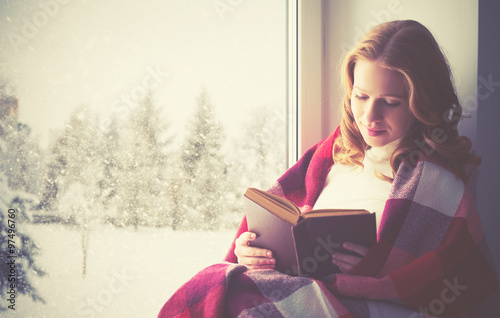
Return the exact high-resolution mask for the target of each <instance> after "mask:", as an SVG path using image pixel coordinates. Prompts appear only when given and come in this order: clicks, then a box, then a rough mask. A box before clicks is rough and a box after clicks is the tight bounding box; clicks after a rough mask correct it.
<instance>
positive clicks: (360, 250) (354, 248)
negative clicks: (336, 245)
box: [342, 242, 370, 256]
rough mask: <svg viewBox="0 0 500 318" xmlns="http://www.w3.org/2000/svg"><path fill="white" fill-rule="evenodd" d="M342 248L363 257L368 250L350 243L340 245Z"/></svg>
mask: <svg viewBox="0 0 500 318" xmlns="http://www.w3.org/2000/svg"><path fill="white" fill-rule="evenodd" d="M342 247H343V248H345V249H346V250H350V251H353V252H355V253H358V254H359V255H362V256H365V255H366V253H368V251H369V250H370V249H369V248H368V247H366V246H363V245H359V244H356V243H352V242H345V243H344V244H342Z"/></svg>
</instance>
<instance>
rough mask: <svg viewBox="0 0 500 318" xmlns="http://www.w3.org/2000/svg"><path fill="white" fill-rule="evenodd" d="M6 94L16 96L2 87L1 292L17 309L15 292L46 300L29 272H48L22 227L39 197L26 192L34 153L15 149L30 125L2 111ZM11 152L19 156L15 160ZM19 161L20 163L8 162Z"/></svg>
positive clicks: (10, 304)
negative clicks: (31, 157)
mask: <svg viewBox="0 0 500 318" xmlns="http://www.w3.org/2000/svg"><path fill="white" fill-rule="evenodd" d="M7 98H8V99H12V98H13V97H11V96H6V94H5V91H4V90H3V89H2V87H0V111H1V112H2V113H3V115H4V116H2V117H1V118H0V162H1V163H2V165H1V166H0V240H1V241H0V263H1V264H2V266H1V267H0V292H1V293H2V295H4V296H6V300H7V303H6V307H9V308H10V309H15V303H13V302H11V301H10V299H12V297H17V295H16V294H24V295H29V296H31V298H32V299H33V300H38V301H42V302H43V299H42V298H41V296H40V295H39V294H38V292H37V291H36V289H35V288H34V287H33V285H32V283H31V280H30V275H29V274H28V273H30V272H33V273H34V274H35V275H38V276H43V275H44V274H45V273H44V272H43V271H42V270H41V269H40V268H39V267H38V266H37V264H36V260H35V257H36V255H37V254H38V247H37V246H36V244H35V242H34V241H33V240H32V239H31V237H30V236H29V235H27V234H25V233H24V231H23V225H24V224H26V222H27V221H29V220H30V219H31V210H32V209H33V207H34V206H35V205H36V204H37V201H38V198H37V197H36V196H35V195H34V194H31V193H28V192H27V191H30V187H29V185H27V184H26V182H28V181H27V180H29V178H30V174H31V173H32V172H30V170H29V169H30V167H26V166H24V165H25V164H26V163H27V162H29V161H30V155H31V153H29V152H27V151H26V148H24V147H23V148H21V149H15V147H18V146H20V145H26V144H28V143H29V141H28V139H26V138H28V136H29V133H28V134H27V133H26V132H27V130H24V131H22V129H27V128H28V127H27V126H23V125H20V124H19V123H18V122H17V116H15V115H13V114H9V113H4V112H3V111H4V110H5V109H4V106H5V103H4V102H5V100H6V99H7ZM23 127H24V128H23ZM16 134H19V135H17V136H16ZM12 152H14V153H15V155H16V156H17V159H18V160H13V157H12ZM16 163H20V164H19V165H16V166H15V167H11V166H9V164H16ZM15 168H16V169H19V168H21V171H13V170H14V169H15ZM11 286H15V287H14V288H12V287H11ZM2 298H3V296H2ZM3 306H4V304H3V303H2V305H0V311H1V310H5V309H6V307H3Z"/></svg>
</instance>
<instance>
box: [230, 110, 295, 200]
mask: <svg viewBox="0 0 500 318" xmlns="http://www.w3.org/2000/svg"><path fill="white" fill-rule="evenodd" d="M249 118H250V119H249V121H248V122H246V123H245V124H244V125H243V129H242V132H243V136H242V138H241V139H240V142H239V143H238V145H237V146H236V149H239V151H238V153H237V154H238V156H239V159H238V161H239V162H240V164H239V165H238V167H240V169H241V171H240V173H241V174H242V175H243V176H245V177H244V178H242V180H244V182H245V183H246V186H253V187H256V188H260V189H263V190H267V189H268V188H269V187H270V186H271V185H272V184H273V183H274V182H275V180H276V179H277V178H278V177H279V176H280V175H281V174H282V173H283V172H284V170H285V160H286V157H285V156H286V152H285V140H286V139H285V136H286V135H285V120H284V113H283V114H282V113H281V112H277V111H273V110H272V109H271V108H270V107H265V106H263V107H259V108H257V109H256V110H255V111H253V113H252V115H251V116H249Z"/></svg>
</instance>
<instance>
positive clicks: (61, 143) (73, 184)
mask: <svg viewBox="0 0 500 318" xmlns="http://www.w3.org/2000/svg"><path fill="white" fill-rule="evenodd" d="M97 144H98V134H97V130H96V127H95V125H94V124H93V123H92V121H91V116H90V112H89V110H88V109H86V108H84V107H79V108H76V109H75V110H74V111H73V112H72V113H71V115H70V118H69V121H68V123H67V124H66V126H65V128H64V131H63V132H62V135H61V136H60V137H59V138H58V139H57V141H56V143H55V145H56V146H55V147H56V148H55V150H56V151H57V152H56V153H55V154H56V156H54V157H52V159H53V160H55V162H54V161H53V162H51V163H50V166H49V172H51V171H50V167H54V168H55V169H57V168H61V169H62V170H60V171H58V172H56V175H57V179H56V180H57V181H56V184H57V185H58V186H57V189H58V195H57V199H58V209H57V213H58V215H60V216H61V217H63V218H64V219H66V220H67V221H68V222H74V223H77V224H80V225H82V226H86V225H85V224H87V221H88V220H90V219H92V220H95V219H96V218H97V217H98V216H99V215H97V212H96V211H97V209H96V206H95V204H96V203H97V201H96V200H95V198H96V197H99V196H100V188H99V185H98V182H99V180H101V178H100V173H101V171H102V170H101V169H100V167H99V164H100V162H99V161H98V160H97V148H96V145H97Z"/></svg>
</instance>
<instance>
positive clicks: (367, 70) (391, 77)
mask: <svg viewBox="0 0 500 318" xmlns="http://www.w3.org/2000/svg"><path fill="white" fill-rule="evenodd" d="M354 86H356V87H357V88H359V89H360V90H362V91H363V92H365V93H368V94H371V95H393V96H401V97H406V96H407V92H406V87H405V82H404V79H403V76H402V75H401V73H399V72H397V71H394V70H390V69H388V68H385V67H382V66H380V64H378V63H376V62H373V61H367V60H358V61H357V62H356V65H355V66H354Z"/></svg>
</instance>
